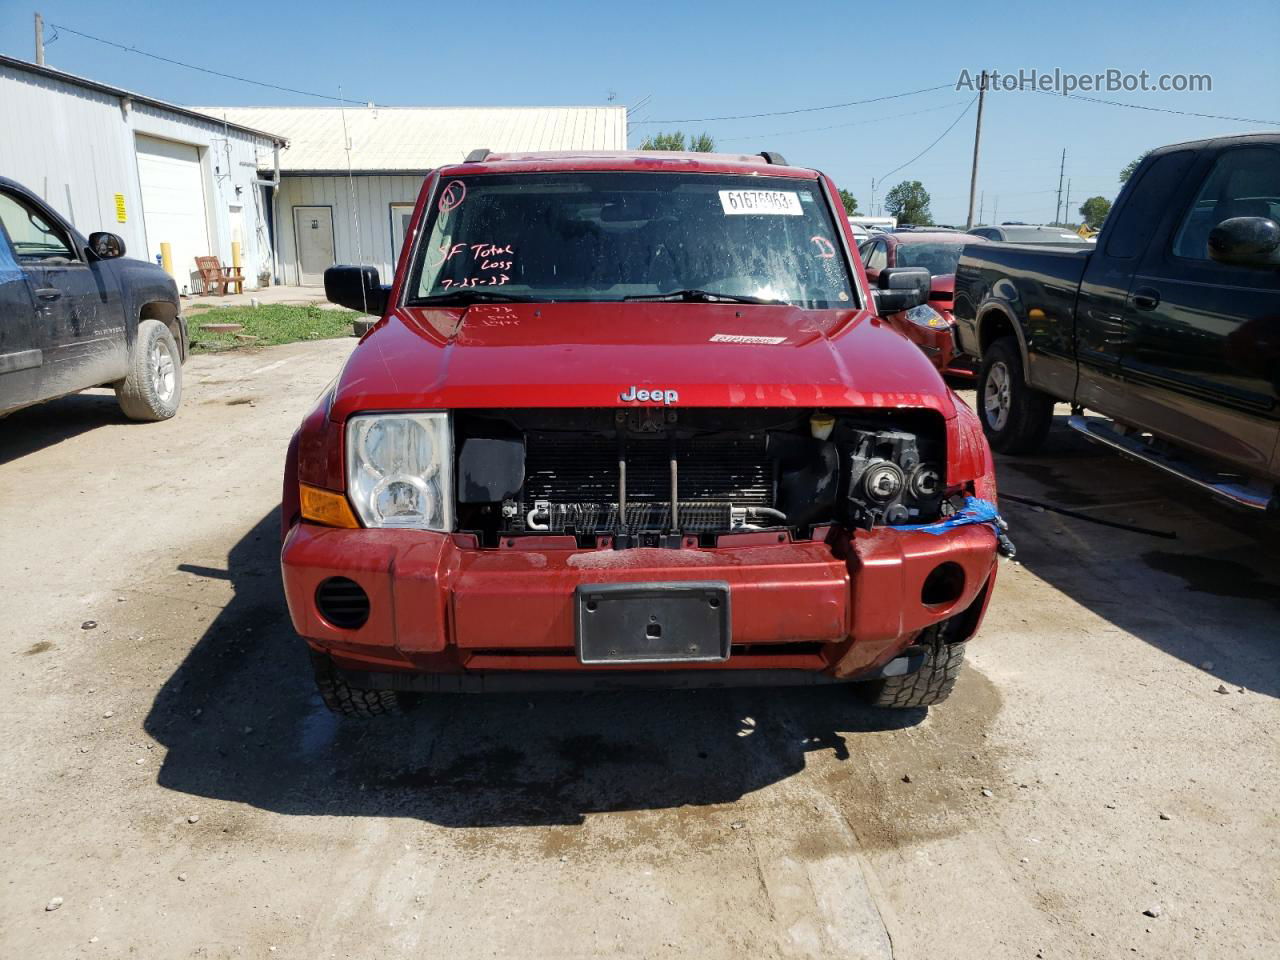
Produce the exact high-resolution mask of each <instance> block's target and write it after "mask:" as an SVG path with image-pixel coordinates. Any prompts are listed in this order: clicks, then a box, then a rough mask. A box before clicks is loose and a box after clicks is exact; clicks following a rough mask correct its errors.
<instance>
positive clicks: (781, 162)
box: [760, 150, 787, 167]
mask: <svg viewBox="0 0 1280 960" xmlns="http://www.w3.org/2000/svg"><path fill="white" fill-rule="evenodd" d="M760 156H762V157H764V162H765V163H771V164H773V165H774V166H776V167H785V166H787V158H786V157H784V156H783V155H782V154H780V153H774V152H773V151H772V150H762V151H761V152H760Z"/></svg>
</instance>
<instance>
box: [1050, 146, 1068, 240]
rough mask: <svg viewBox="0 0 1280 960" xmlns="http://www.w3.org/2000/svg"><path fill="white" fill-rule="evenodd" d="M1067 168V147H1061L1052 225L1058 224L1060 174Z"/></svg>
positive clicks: (1060, 196)
mask: <svg viewBox="0 0 1280 960" xmlns="http://www.w3.org/2000/svg"><path fill="white" fill-rule="evenodd" d="M1066 170H1067V148H1066V147H1063V148H1062V166H1060V167H1058V199H1057V201H1056V202H1055V205H1054V208H1053V225H1054V226H1055V227H1056V226H1057V225H1058V213H1059V212H1060V211H1061V210H1062V175H1063V174H1064V173H1065V172H1066Z"/></svg>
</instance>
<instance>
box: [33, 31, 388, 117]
mask: <svg viewBox="0 0 1280 960" xmlns="http://www.w3.org/2000/svg"><path fill="white" fill-rule="evenodd" d="M49 26H51V27H53V28H54V29H55V30H58V31H66V32H67V33H74V34H75V35H76V36H77V37H84V38H85V39H86V40H93V41H96V42H97V43H102V44H106V45H107V46H108V47H115V48H116V49H117V50H123V51H125V53H136V54H138V55H139V56H142V57H150V58H151V59H152V60H159V61H161V62H162V63H169V64H172V65H173V66H175V67H186V68H187V69H188V70H198V71H199V72H200V73H207V74H210V75H211V76H215V77H222V78H223V79H225V80H239V81H240V82H241V83H251V84H253V85H254V86H257V87H267V88H268V89H271V90H282V91H284V92H285V93H296V94H298V95H300V96H303V97H315V98H316V99H317V100H333V101H336V102H338V103H369V102H370V101H368V100H346V99H344V98H342V97H340V96H339V97H334V96H331V95H329V94H327V93H312V92H311V91H310V90H299V89H297V88H296V87H283V86H281V85H280V84H278V83H267V82H266V81H264V80H251V79H249V78H248V77H239V76H236V75H235V74H234V73H223V72H222V71H220V70H211V69H209V68H208V67H200V66H196V65H195V64H194V63H183V62H182V61H181V60H174V59H172V58H170V57H162V56H161V55H160V54H158V53H148V52H147V51H146V50H139V49H138V48H137V47H132V46H129V45H127V44H123V43H116V42H115V41H114V40H104V39H103V38H102V37H95V36H94V35H93V34H91V33H83V32H81V31H79V30H74V29H72V28H71V27H68V26H65V25H63V24H59V23H51V24H49ZM55 39H57V38H56V37H55Z"/></svg>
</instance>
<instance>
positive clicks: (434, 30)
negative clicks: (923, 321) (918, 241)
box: [0, 0, 1280, 223]
mask: <svg viewBox="0 0 1280 960" xmlns="http://www.w3.org/2000/svg"><path fill="white" fill-rule="evenodd" d="M361 6H362V5H360V4H357V3H355V2H351V0H347V2H342V3H339V2H334V0H310V2H306V3H298V2H272V3H266V4H253V3H236V2H233V0H222V2H218V3H204V2H171V3H166V4H156V3H147V4H141V3H139V4H132V5H131V4H129V3H102V2H69V0H38V3H36V4H27V3H14V2H12V0H0V49H2V50H3V52H4V53H6V54H9V55H12V56H18V57H23V58H26V59H31V58H32V49H33V47H32V39H31V37H32V27H31V23H32V13H33V12H34V10H36V9H39V10H40V12H41V13H43V14H44V17H45V20H46V23H50V24H64V25H66V26H68V27H71V28H74V29H77V30H81V31H84V32H86V33H91V34H95V35H97V36H100V37H103V38H106V39H110V40H115V41H119V42H122V43H125V44H130V45H133V46H136V47H137V48H139V49H141V50H146V51H149V52H154V53H159V54H162V55H164V56H168V57H171V58H173V59H177V60H183V61H186V62H189V63H194V64H199V65H203V66H207V67H210V68H213V69H217V70H220V71H224V72H227V73H233V74H240V75H243V76H247V77H252V78H255V79H259V80H264V81H268V82H273V83H278V84H281V85H284V86H289V87H296V88H299V89H303V90H309V91H315V92H320V93H326V94H332V95H336V93H337V89H338V86H339V84H341V85H342V87H343V90H344V93H345V94H346V95H347V96H349V97H352V98H355V99H361V100H365V99H368V100H373V101H375V102H377V103H382V104H389V105H467V104H474V105H504V104H516V105H540V104H594V103H604V102H606V99H607V98H608V96H609V94H610V92H613V93H614V94H615V95H616V101H615V102H616V103H620V104H634V103H637V102H638V101H640V99H641V98H642V97H646V96H648V97H650V98H651V99H650V100H649V101H648V105H647V106H646V107H645V108H644V109H643V110H640V111H638V112H637V114H636V115H635V116H634V117H633V122H632V126H631V145H632V146H636V145H638V144H639V142H640V139H641V137H642V136H643V134H645V133H647V132H649V131H652V130H655V129H666V130H671V129H674V128H680V129H684V130H685V131H686V132H690V133H695V132H702V131H704V130H705V131H707V132H709V133H710V134H711V135H712V136H713V137H715V138H716V140H717V143H718V146H719V147H720V148H722V149H725V150H734V151H739V150H740V151H744V152H755V151H758V150H761V149H770V150H778V151H781V152H782V153H783V154H785V155H786V157H787V159H788V160H789V161H791V162H793V163H798V164H802V165H805V166H816V167H819V168H821V169H823V170H826V171H827V172H829V173H830V174H831V175H832V176H833V177H834V178H835V179H836V181H837V182H838V183H839V184H840V185H841V186H843V187H845V188H847V189H849V190H851V191H852V192H853V194H854V195H855V196H856V197H857V198H858V201H859V203H860V206H861V207H862V208H863V210H864V211H865V209H866V208H867V206H868V205H869V202H870V200H871V180H872V178H880V177H882V176H884V175H885V174H886V173H888V172H889V171H891V170H892V169H893V168H894V167H896V166H898V165H899V164H901V163H903V162H905V161H907V160H909V159H910V158H911V157H913V156H914V155H915V154H917V153H919V152H920V151H921V150H922V149H924V148H925V147H926V146H927V145H928V144H929V143H930V142H931V141H932V140H933V139H934V138H936V137H937V136H938V135H939V134H940V133H941V132H942V131H943V130H944V129H945V128H946V126H947V125H948V124H949V123H951V121H952V120H953V119H955V118H956V116H958V115H959V113H960V111H961V110H962V109H964V106H965V104H966V103H967V102H968V100H969V99H971V96H972V95H971V94H968V93H963V92H957V91H956V90H954V89H944V90H939V91H936V92H933V93H926V94H920V95H917V96H912V97H905V98H902V99H898V100H891V101H887V102H884V103H876V104H868V105H865V106H856V107H848V108H844V109H836V110H822V111H816V112H811V113H801V114H796V115H793V116H776V117H762V118H759V119H753V120H733V121H724V122H707V123H682V124H670V123H668V124H656V125H655V124H650V123H640V122H638V121H646V120H660V119H666V118H690V117H691V118H702V117H713V116H721V115H725V114H754V113H766V112H769V111H781V110H791V109H796V108H802V107H812V106H822V105H825V104H832V103H841V102H845V101H849V100H858V99H864V98H870V97H877V96H885V95H890V94H896V93H901V92H904V91H908V90H915V89H919V88H922V87H932V86H935V85H938V84H945V83H954V82H955V80H956V78H957V77H958V75H959V74H960V71H961V70H962V69H964V68H967V69H969V70H970V71H972V72H975V73H976V72H977V71H979V70H982V69H996V70H1001V71H1011V72H1012V71H1016V70H1018V69H1019V68H1028V69H1030V68H1040V69H1042V70H1043V69H1047V70H1052V69H1053V68H1054V67H1059V68H1061V69H1063V70H1067V71H1074V72H1077V73H1085V72H1094V71H1101V70H1105V69H1107V68H1109V67H1114V68H1117V69H1121V70H1126V71H1133V72H1137V71H1139V70H1143V69H1145V70H1147V71H1149V72H1151V73H1152V74H1153V75H1158V74H1161V73H1180V72H1181V73H1207V74H1211V75H1212V77H1213V90H1212V92H1208V93H1156V92H1149V93H1114V94H1107V93H1103V94H1098V95H1099V96H1103V97H1107V98H1109V99H1114V100H1120V101H1126V102H1129V103H1137V104H1143V105H1146V106H1156V107H1165V108H1171V109H1175V110H1187V111H1194V112H1198V113H1211V114H1222V115H1228V116H1236V117H1254V118H1261V119H1263V120H1273V121H1274V120H1277V119H1280V62H1278V61H1277V59H1276V56H1275V50H1274V48H1275V43H1274V41H1275V39H1276V38H1277V37H1280V3H1277V2H1276V0H1236V2H1232V3H1217V4H1211V3H1203V2H1198V3H1192V2H1187V0H1165V2H1137V3H1128V4H1125V3H1119V2H1116V0H1109V2H1105V3H1100V2H1093V0H1080V2H1075V3H1053V4H1050V3H1044V2H1031V0H1024V2H1020V3H1015V2H1013V0H1006V2H1004V3H986V2H981V0H966V2H951V3H938V2H918V3H914V4H900V3H885V4H883V5H877V4H874V3H860V4H856V5H855V4H851V3H838V2H827V0H814V2H811V3H806V4H776V3H774V4H761V3H755V2H735V3H720V2H685V3H680V2H667V0H650V2H647V3H637V4H630V5H626V6H623V5H615V4H607V3H600V2H599V0H596V2H571V0H542V2H528V0H524V2H510V0H489V2H478V3H467V4H430V5H428V4H417V3H406V2H401V0H383V2H381V3H369V4H368V5H366V6H364V8H363V10H362V9H361ZM255 11H256V12H255ZM56 32H57V31H56V29H55V28H53V27H47V28H46V40H48V39H50V38H52V37H53V36H54V35H55V33H56ZM47 60H48V63H49V64H50V65H51V66H54V67H57V68H60V69H64V70H67V71H70V72H73V73H78V74H82V75H84V76H87V77H92V78H94V79H97V80H101V81H104V82H108V83H114V84H118V85H120V86H123V87H127V88H130V89H133V90H136V91H138V92H141V93H146V94H149V95H151V96H155V97H158V98H161V99H165V100H170V101H174V102H177V103H193V104H194V103H198V104H226V105H233V104H234V105H240V104H257V105H279V104H314V105H321V104H323V103H324V102H325V101H321V100H315V99H312V98H309V97H304V96H297V95H294V94H287V93H282V92H279V91H273V90H267V89H263V88H260V87H254V86H250V85H248V84H244V83H238V82H235V81H231V80H223V79H220V78H217V77H211V76H207V75H205V74H200V73H196V72H193V71H190V70H186V69H183V68H180V67H176V66H171V65H168V64H164V63H158V62H156V61H154V60H150V59H147V58H144V57H141V56H138V55H136V54H133V53H128V52H124V51H121V50H117V49H112V48H110V47H106V46H103V45H101V44H98V43H94V42H92V41H90V40H85V39H82V38H80V37H77V36H73V35H71V34H69V33H67V32H65V31H63V32H62V33H61V35H60V36H59V37H58V38H57V39H56V40H54V41H53V42H52V43H49V44H48V47H47ZM920 111H924V112H920ZM902 114H914V115H913V116H902ZM832 125H841V126H839V127H838V128H837V129H828V130H817V131H814V130H813V129H812V128H817V127H830V126H832ZM1265 128H1266V127H1265V126H1264V125H1259V124H1249V123H1243V122H1236V121H1228V120H1207V119H1198V118H1194V117H1184V116H1176V115H1172V114H1161V113H1150V112H1146V111H1139V110H1129V109H1122V108H1119V107H1112V106H1104V105H1100V104H1093V103H1083V102H1075V101H1071V100H1064V99H1062V98H1057V97H1050V96H1047V95H1043V94H1035V93H996V94H992V95H990V96H989V97H988V98H987V111H986V117H985V120H984V137H983V156H982V166H981V171H980V177H979V186H980V188H981V189H983V190H985V192H986V199H987V219H988V220H990V219H991V214H992V206H993V204H994V203H995V202H996V200H995V198H996V197H997V196H998V197H999V201H998V202H999V208H998V209H999V219H1001V220H1005V219H1019V220H1026V221H1030V222H1036V221H1045V220H1048V219H1050V218H1052V216H1053V212H1054V202H1055V193H1054V192H1055V191H1056V189H1057V185H1058V163H1059V158H1060V155H1061V152H1062V149H1063V147H1066V148H1067V165H1066V172H1067V176H1068V177H1069V178H1071V180H1072V189H1071V194H1072V206H1073V207H1076V206H1078V204H1079V201H1081V200H1083V199H1084V198H1085V197H1086V196H1089V195H1092V194H1102V195H1104V196H1106V197H1108V198H1113V197H1114V196H1115V193H1116V190H1117V188H1118V187H1117V182H1116V173H1117V172H1118V171H1119V169H1120V168H1121V167H1123V166H1124V165H1125V164H1126V163H1127V162H1128V161H1129V160H1131V159H1132V158H1134V157H1135V156H1137V155H1138V154H1139V153H1141V152H1142V151H1143V150H1145V149H1147V148H1149V147H1152V146H1156V145H1159V144H1163V143H1171V142H1174V141H1177V140H1185V139H1191V138H1195V137H1201V136H1208V135H1212V134H1218V133H1223V132H1233V131H1238V130H1256V129H1265ZM797 131H810V132H797ZM5 135H12V132H11V131H6V133H5ZM972 148H973V112H972V111H971V112H970V113H969V114H968V115H967V116H966V117H965V118H964V119H963V120H961V121H960V122H959V123H958V124H957V125H956V127H955V129H954V130H952V132H951V133H950V134H948V135H947V137H946V138H945V139H943V140H942V141H941V142H940V143H939V144H938V145H937V146H936V147H934V148H933V150H932V151H931V152H930V153H928V154H927V155H926V156H924V157H923V158H921V159H920V160H918V161H917V162H915V163H913V164H911V165H910V166H908V167H906V168H905V169H903V170H901V171H900V172H898V173H896V174H894V175H892V176H891V177H889V178H888V185H889V186H891V185H892V184H894V183H896V182H898V181H899V180H902V179H908V178H910V179H918V180H921V181H922V182H923V183H924V185H925V188H926V189H927V190H929V192H930V193H931V194H932V196H933V213H934V217H935V219H936V220H938V221H939V222H947V223H962V222H963V220H964V216H965V210H966V205H967V199H968V185H969V163H970V155H971V151H972ZM877 192H878V193H879V194H880V195H881V196H883V192H884V188H883V187H880V188H878V191H877Z"/></svg>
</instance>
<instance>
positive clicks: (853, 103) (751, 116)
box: [632, 83, 955, 126]
mask: <svg viewBox="0 0 1280 960" xmlns="http://www.w3.org/2000/svg"><path fill="white" fill-rule="evenodd" d="M954 89H955V84H954V83H942V84H939V85H938V86H936V87H925V88H923V89H921V90H908V91H907V92H906V93H892V94H889V96H887V97H870V98H869V99H866V100H850V101H849V102H847V103H829V104H827V105H826V106H822V107H797V108H796V109H794V110H772V111H770V112H768V113H737V114H733V115H731V116H725V117H677V118H674V119H672V118H668V119H666V120H637V121H636V122H635V123H634V124H632V126H639V125H640V124H642V123H715V122H717V121H720V120H758V119H760V118H761V117H785V116H791V115H793V114H797V113H815V112H817V111H818V110H839V109H841V108H843V107H858V106H861V105H862V104H864V103H880V102H881V101H884V100H898V99H900V98H901V97H914V96H915V95H916V94H918V93H932V92H933V91H934V90H954Z"/></svg>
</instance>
